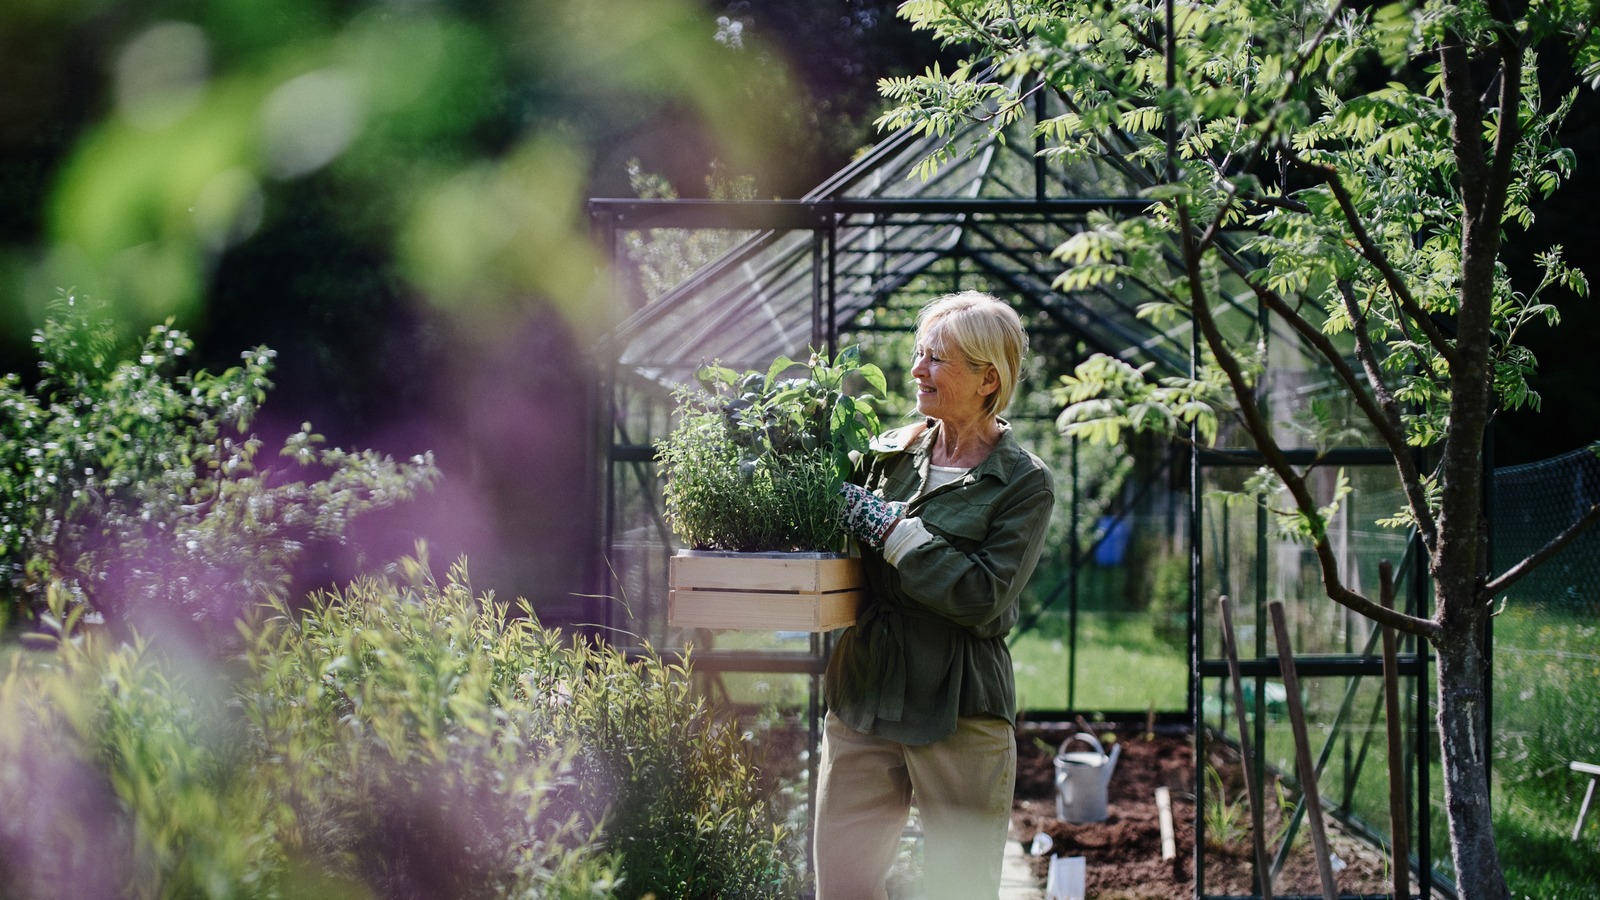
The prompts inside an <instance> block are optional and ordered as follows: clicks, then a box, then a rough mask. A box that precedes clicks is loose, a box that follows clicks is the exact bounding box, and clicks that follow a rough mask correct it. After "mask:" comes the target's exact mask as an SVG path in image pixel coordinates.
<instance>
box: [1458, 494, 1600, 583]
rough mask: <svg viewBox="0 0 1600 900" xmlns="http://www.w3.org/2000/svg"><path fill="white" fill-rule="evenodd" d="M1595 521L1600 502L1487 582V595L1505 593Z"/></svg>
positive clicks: (1598, 516)
mask: <svg viewBox="0 0 1600 900" xmlns="http://www.w3.org/2000/svg"><path fill="white" fill-rule="evenodd" d="M1595 522H1600V503H1591V504H1590V505H1589V508H1588V509H1587V510H1585V511H1584V513H1583V515H1581V516H1579V517H1578V521H1576V522H1573V523H1572V524H1571V525H1570V526H1568V527H1567V530H1565V531H1563V532H1561V533H1560V534H1558V535H1556V536H1555V537H1553V538H1551V539H1550V542H1549V543H1547V544H1545V545H1544V546H1543V547H1540V548H1539V549H1538V550H1535V551H1534V552H1532V553H1530V554H1528V556H1527V557H1526V558H1525V559H1523V560H1522V561H1521V562H1519V563H1517V564H1516V565H1514V566H1512V567H1511V568H1509V569H1507V570H1505V571H1504V572H1502V573H1500V575H1499V577H1497V578H1495V579H1493V580H1491V581H1490V582H1489V583H1488V584H1485V585H1484V586H1483V589H1484V593H1485V595H1486V596H1488V597H1493V596H1495V595H1496V594H1500V593H1504V592H1505V591H1506V590H1508V589H1509V588H1510V587H1511V586H1512V585H1513V584H1516V583H1517V582H1518V581H1521V580H1522V576H1524V575H1526V574H1528V573H1529V572H1532V571H1533V570H1534V569H1536V568H1538V567H1539V564H1540V563H1543V562H1544V561H1545V560H1547V559H1549V558H1550V557H1552V556H1555V555H1556V554H1557V553H1560V552H1561V550H1562V548H1564V547H1566V546H1567V545H1568V544H1570V543H1572V542H1573V540H1574V539H1576V538H1577V537H1578V535H1580V534H1582V533H1583V532H1584V531H1585V530H1587V529H1588V527H1589V526H1590V525H1593V524H1594V523H1595Z"/></svg>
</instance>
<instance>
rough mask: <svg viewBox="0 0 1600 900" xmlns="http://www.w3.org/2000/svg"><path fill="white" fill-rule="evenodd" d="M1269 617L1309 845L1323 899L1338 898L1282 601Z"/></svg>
mask: <svg viewBox="0 0 1600 900" xmlns="http://www.w3.org/2000/svg"><path fill="white" fill-rule="evenodd" d="M1267 612H1268V613H1269V614H1270V615H1271V616H1272V631H1273V633H1274V635H1276V637H1277V639H1278V670H1279V672H1280V673H1281V674H1282V675H1283V687H1284V692H1285V693H1287V694H1288V695H1289V697H1288V700H1289V724H1290V725H1291V726H1293V730H1294V760H1295V767H1296V768H1297V769H1299V771H1300V793H1301V795H1302V796H1303V797H1304V800H1305V807H1306V818H1307V819H1309V820H1310V821H1311V847H1312V851H1313V852H1314V853H1316V855H1317V876H1318V877H1319V878H1321V880H1322V898H1323V900H1337V898H1338V896H1339V889H1338V888H1337V887H1336V886H1335V885H1334V883H1333V860H1331V859H1329V858H1328V833H1327V831H1326V830H1325V828H1324V827H1323V823H1322V798H1321V797H1320V796H1319V795H1318V794H1317V766H1316V763H1314V762H1312V760H1311V738H1310V737H1309V736H1308V735H1307V734H1306V711H1305V708H1304V707H1303V706H1301V704H1300V675H1299V673H1298V672H1296V671H1295V667H1294V648H1293V647H1292V646H1291V645H1290V643H1289V622H1288V620H1287V619H1286V618H1285V616H1284V613H1283V601H1282V600H1274V601H1272V602H1271V603H1268V604H1267Z"/></svg>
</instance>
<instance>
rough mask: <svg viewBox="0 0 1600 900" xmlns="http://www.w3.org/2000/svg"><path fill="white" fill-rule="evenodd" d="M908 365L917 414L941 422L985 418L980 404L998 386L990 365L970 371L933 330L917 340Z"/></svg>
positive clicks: (953, 348)
mask: <svg viewBox="0 0 1600 900" xmlns="http://www.w3.org/2000/svg"><path fill="white" fill-rule="evenodd" d="M912 352H913V358H912V362H911V377H912V379H913V380H914V381H915V382H916V388H917V412H919V413H921V414H923V415H924V416H931V417H932V418H935V419H939V420H941V421H956V422H961V421H966V420H970V419H974V418H978V417H980V416H983V415H986V412H985V410H984V401H985V399H986V398H987V397H988V396H989V395H990V394H992V393H994V392H995V390H996V389H998V388H999V386H1000V381H999V378H998V376H996V374H995V372H994V369H993V368H992V367H990V366H984V367H983V368H981V369H979V370H977V371H974V370H973V367H972V366H971V365H970V364H968V362H967V358H966V356H965V355H963V354H962V352H961V351H960V350H958V349H956V348H955V347H954V346H950V345H947V344H945V343H944V342H943V341H940V340H939V334H938V332H937V331H934V332H933V333H931V334H927V335H923V336H922V337H921V339H919V340H918V341H917V346H916V349H915V350H914V351H912Z"/></svg>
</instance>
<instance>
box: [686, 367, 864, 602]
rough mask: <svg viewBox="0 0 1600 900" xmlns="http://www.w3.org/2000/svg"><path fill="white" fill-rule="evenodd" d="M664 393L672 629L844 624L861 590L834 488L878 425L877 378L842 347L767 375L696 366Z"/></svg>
mask: <svg viewBox="0 0 1600 900" xmlns="http://www.w3.org/2000/svg"><path fill="white" fill-rule="evenodd" d="M697 381H698V384H697V385H694V386H687V387H684V388H680V389H679V390H678V391H677V392H676V394H675V395H674V400H675V402H676V407H677V426H676V427H675V428H674V429H673V431H672V432H671V434H669V435H668V436H667V438H666V440H665V441H664V442H663V443H662V444H661V446H660V448H659V449H658V452H657V460H658V461H659V463H660V465H661V471H662V474H663V475H664V476H665V477H666V487H665V489H664V495H665V500H666V519H667V524H668V525H669V526H670V527H671V528H672V530H673V531H674V532H675V533H676V534H677V535H678V537H679V538H680V539H682V540H683V542H684V543H685V545H686V547H685V549H683V550H680V551H679V552H678V554H677V555H676V556H674V557H673V558H672V561H671V570H670V575H669V581H670V587H671V595H670V598H669V605H668V610H669V611H668V620H669V621H670V622H671V623H672V624H674V625H679V626H683V627H700V628H747V629H770V630H799V631H827V630H831V629H833V628H837V627H842V626H844V625H848V624H850V623H851V622H852V621H854V618H855V606H856V603H857V602H858V601H859V599H860V591H861V587H862V584H863V580H862V576H861V570H860V565H859V562H858V561H856V560H853V559H851V558H849V557H848V556H847V555H846V554H845V550H846V547H847V543H846V541H847V535H846V533H845V531H844V530H843V528H842V527H841V525H840V521H839V518H840V517H839V513H840V509H841V507H842V506H843V503H844V500H843V498H842V497H841V496H840V494H839V487H840V485H841V484H842V483H843V481H844V479H845V477H846V475H848V474H849V471H850V456H849V454H850V451H851V450H858V451H859V450H865V449H866V447H867V444H868V442H869V441H870V440H871V439H872V437H873V436H874V435H875V434H876V433H877V429H878V418H877V413H876V412H875V410H874V409H873V406H872V401H871V397H870V394H868V393H865V392H863V393H859V394H858V393H853V391H854V390H856V388H857V386H858V385H864V386H865V388H867V389H870V390H871V391H876V392H877V393H878V394H879V395H881V394H883V392H884V390H885V384H884V377H883V372H882V371H881V370H879V368H878V367H877V366H874V365H871V364H863V363H862V362H861V354H860V350H859V348H857V347H848V348H845V349H844V350H841V351H840V352H839V353H838V354H837V355H836V356H834V357H833V358H832V359H829V358H828V357H827V355H826V354H818V353H813V354H812V356H811V358H810V359H809V360H808V361H807V362H805V363H799V362H796V361H795V360H792V359H789V358H787V357H780V358H779V359H777V360H775V361H774V362H773V363H772V365H771V366H770V367H768V369H767V371H766V372H764V373H763V372H755V371H750V372H743V373H740V372H735V371H734V370H732V369H728V368H724V367H722V366H718V365H710V366H703V367H701V369H700V370H699V372H698V373H697Z"/></svg>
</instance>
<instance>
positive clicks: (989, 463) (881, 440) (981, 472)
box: [872, 419, 1023, 483]
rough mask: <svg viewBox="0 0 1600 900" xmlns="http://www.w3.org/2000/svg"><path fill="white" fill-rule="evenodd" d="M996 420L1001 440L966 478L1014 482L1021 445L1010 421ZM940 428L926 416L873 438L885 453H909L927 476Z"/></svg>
mask: <svg viewBox="0 0 1600 900" xmlns="http://www.w3.org/2000/svg"><path fill="white" fill-rule="evenodd" d="M997 421H999V423H1000V440H999V442H998V443H996V444H995V445H994V449H993V450H991V451H989V455H988V456H987V457H985V458H984V460H983V462H981V463H978V464H977V465H976V466H973V468H972V471H971V472H970V473H968V475H967V479H966V480H971V481H975V480H977V479H979V478H982V477H984V476H985V475H993V476H994V477H996V478H998V479H1000V481H1001V482H1002V483H1007V482H1010V481H1011V476H1012V474H1013V473H1014V472H1015V470H1016V461H1017V457H1018V455H1019V454H1021V453H1022V452H1023V451H1022V445H1021V444H1019V443H1017V437H1016V435H1015V434H1013V433H1012V430H1011V423H1010V422H1007V421H1006V420H1005V419H999V420H997ZM939 428H940V425H939V420H938V419H925V420H923V421H922V422H920V423H918V424H915V425H908V426H906V427H904V428H897V429H895V430H894V431H889V432H885V433H884V434H881V435H879V436H878V437H876V438H874V439H873V441H872V450H873V451H874V452H875V453H878V454H880V455H884V456H888V455H891V454H895V453H906V452H909V453H910V454H911V458H912V460H913V461H914V462H915V464H916V467H917V470H918V471H919V472H922V473H924V475H926V473H927V471H928V467H929V466H930V465H931V464H932V458H933V446H934V441H935V439H936V438H937V437H938V431H939Z"/></svg>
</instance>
